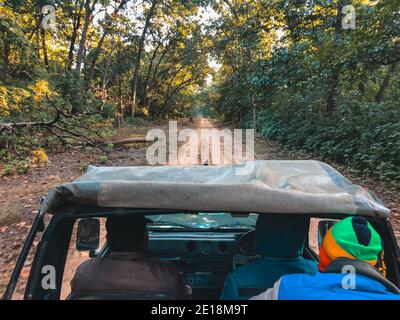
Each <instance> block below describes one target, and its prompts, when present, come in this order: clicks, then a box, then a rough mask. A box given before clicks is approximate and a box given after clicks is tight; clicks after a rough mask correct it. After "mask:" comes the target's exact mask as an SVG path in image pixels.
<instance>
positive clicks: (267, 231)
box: [255, 214, 310, 259]
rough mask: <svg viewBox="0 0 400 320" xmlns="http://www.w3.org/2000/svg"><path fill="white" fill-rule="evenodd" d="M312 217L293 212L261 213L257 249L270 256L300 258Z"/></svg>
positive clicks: (258, 252) (256, 238) (258, 222)
mask: <svg viewBox="0 0 400 320" xmlns="http://www.w3.org/2000/svg"><path fill="white" fill-rule="evenodd" d="M309 222H310V219H309V218H308V217H304V216H299V215H293V214H260V215H259V216H258V219H257V224H256V234H255V251H256V254H259V255H261V256H263V257H269V258H282V259H283V258H298V257H300V256H301V255H302V254H303V249H304V244H305V240H306V237H307V235H308V227H309Z"/></svg>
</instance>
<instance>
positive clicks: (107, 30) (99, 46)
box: [87, 0, 129, 83]
mask: <svg viewBox="0 0 400 320" xmlns="http://www.w3.org/2000/svg"><path fill="white" fill-rule="evenodd" d="M128 2H129V0H122V1H121V3H120V4H119V6H118V7H117V8H116V9H115V10H114V12H113V13H112V14H111V18H110V20H109V22H108V24H107V26H106V28H105V30H104V33H103V34H102V36H101V38H100V40H99V43H98V44H97V47H96V49H95V50H96V51H95V55H94V56H93V60H92V62H91V65H90V71H89V73H88V76H87V82H88V83H90V82H91V81H92V80H93V77H94V70H95V68H96V66H97V59H98V58H99V56H100V51H101V49H102V47H103V44H104V41H105V39H106V37H107V36H108V35H109V34H110V32H111V30H112V28H111V24H112V23H113V21H114V19H115V18H116V16H117V14H118V12H119V11H120V10H121V9H122V8H123V7H124V6H125V5H126V4H127V3H128Z"/></svg>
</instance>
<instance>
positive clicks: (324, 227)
mask: <svg viewBox="0 0 400 320" xmlns="http://www.w3.org/2000/svg"><path fill="white" fill-rule="evenodd" d="M335 223H336V221H335V220H321V221H319V222H318V248H320V247H321V245H322V241H323V240H324V237H325V235H326V234H327V233H328V230H329V229H330V228H331V227H332V226H333V225H334V224H335Z"/></svg>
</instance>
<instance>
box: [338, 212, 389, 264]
mask: <svg viewBox="0 0 400 320" xmlns="http://www.w3.org/2000/svg"><path fill="white" fill-rule="evenodd" d="M331 232H332V236H333V238H334V239H335V241H336V243H337V244H338V245H339V246H340V247H341V248H342V249H343V250H345V251H346V252H347V253H349V254H351V255H352V256H353V257H355V258H356V259H358V260H362V261H370V262H373V261H375V260H377V259H378V257H379V255H380V253H381V251H382V241H381V237H380V236H379V234H378V233H377V232H376V231H375V229H374V228H373V227H372V226H371V224H370V223H369V222H368V221H367V220H366V219H364V218H362V217H347V218H345V219H343V220H341V221H339V222H337V223H335V224H334V225H333V227H332V230H331Z"/></svg>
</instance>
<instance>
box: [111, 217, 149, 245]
mask: <svg viewBox="0 0 400 320" xmlns="http://www.w3.org/2000/svg"><path fill="white" fill-rule="evenodd" d="M146 223H147V222H146V219H145V218H144V216H140V215H129V216H116V217H109V218H107V222H106V229H107V243H108V246H109V248H110V251H113V252H131V251H140V250H143V245H144V241H145V236H144V233H145V230H146Z"/></svg>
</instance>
